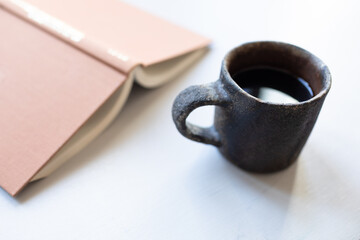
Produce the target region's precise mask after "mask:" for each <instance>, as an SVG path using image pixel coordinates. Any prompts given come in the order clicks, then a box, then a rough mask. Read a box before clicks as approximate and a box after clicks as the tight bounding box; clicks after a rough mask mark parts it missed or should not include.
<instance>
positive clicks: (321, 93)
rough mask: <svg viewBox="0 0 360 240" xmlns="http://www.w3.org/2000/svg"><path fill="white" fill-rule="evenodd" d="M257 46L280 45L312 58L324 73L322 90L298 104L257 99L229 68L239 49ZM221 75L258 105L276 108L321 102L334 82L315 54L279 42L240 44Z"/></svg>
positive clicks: (227, 56)
mask: <svg viewBox="0 0 360 240" xmlns="http://www.w3.org/2000/svg"><path fill="white" fill-rule="evenodd" d="M256 44H265V45H280V46H281V47H286V48H288V49H292V50H294V51H296V52H301V53H305V54H307V55H308V56H310V57H311V58H312V60H314V62H316V64H317V66H316V68H318V69H320V70H321V71H322V75H323V79H324V81H323V83H322V88H321V90H320V91H319V92H318V93H317V94H316V95H314V96H312V97H311V98H309V99H307V100H305V101H301V102H300V101H298V102H296V103H288V102H284V103H278V102H271V101H266V100H262V99H260V98H258V97H255V96H253V95H251V94H249V93H248V92H246V91H245V90H244V89H243V88H242V87H240V86H239V85H238V84H237V83H236V82H235V80H234V79H233V78H232V76H231V74H230V72H229V69H228V66H229V63H230V60H229V58H230V57H232V56H233V54H235V53H236V52H237V51H238V50H239V49H241V48H244V47H246V46H251V45H256ZM221 69H222V71H221V75H223V76H224V77H225V78H226V79H227V80H231V81H229V83H230V84H231V85H232V87H234V88H235V89H236V90H240V92H241V93H243V94H244V95H246V96H247V97H249V98H251V99H253V100H255V101H256V102H258V103H261V104H267V105H274V106H299V105H305V104H309V103H312V102H314V101H317V100H320V99H322V98H323V97H325V96H326V95H327V93H328V92H329V90H330V88H331V82H332V78H331V73H330V70H329V68H328V67H327V66H326V64H325V63H324V62H323V61H322V60H321V59H320V58H318V57H317V56H315V55H314V54H312V53H311V52H309V51H307V50H305V49H303V48H300V47H298V46H296V45H293V44H290V43H285V42H279V41H252V42H246V43H243V44H240V45H239V46H237V47H235V48H233V49H231V50H230V51H229V52H228V53H227V54H226V55H225V57H224V59H223V61H222V66H221ZM305 80H306V79H305Z"/></svg>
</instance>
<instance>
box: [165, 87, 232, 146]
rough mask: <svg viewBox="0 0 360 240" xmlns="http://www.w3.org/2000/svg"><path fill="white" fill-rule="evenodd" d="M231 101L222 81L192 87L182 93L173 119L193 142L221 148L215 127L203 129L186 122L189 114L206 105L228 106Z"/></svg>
mask: <svg viewBox="0 0 360 240" xmlns="http://www.w3.org/2000/svg"><path fill="white" fill-rule="evenodd" d="M230 104H231V100H230V98H229V97H228V95H227V93H226V92H225V91H224V89H222V88H221V83H220V81H216V82H212V83H207V84H202V85H197V86H190V87H188V88H186V89H185V90H183V91H182V92H180V94H179V95H178V96H177V97H176V99H175V101H174V104H173V107H172V117H173V120H174V123H175V125H176V128H177V129H178V131H179V132H180V133H181V134H182V135H183V136H184V137H186V138H189V139H191V140H194V141H197V142H201V143H206V144H212V145H214V146H217V147H219V146H221V139H220V137H219V134H218V132H217V131H216V129H215V127H214V126H211V127H207V128H203V127H199V126H197V125H194V124H192V123H189V122H187V121H186V119H187V117H188V116H189V114H190V113H191V112H192V111H193V110H195V109H196V108H198V107H201V106H206V105H216V106H222V107H225V106H228V105H230Z"/></svg>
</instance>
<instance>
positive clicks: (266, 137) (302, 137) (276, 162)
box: [172, 41, 331, 173]
mask: <svg viewBox="0 0 360 240" xmlns="http://www.w3.org/2000/svg"><path fill="white" fill-rule="evenodd" d="M256 67H266V68H272V69H278V70H280V71H285V72H288V73H290V74H292V75H293V76H297V77H300V78H302V79H304V80H305V81H306V82H307V83H308V84H309V86H310V87H311V89H312V91H313V96H312V97H311V98H310V99H307V100H305V101H301V102H297V103H272V102H267V101H264V100H261V99H259V98H257V97H255V96H252V95H250V94H249V93H248V92H246V91H245V90H244V89H242V88H241V87H240V86H239V85H238V84H237V83H236V81H234V79H233V78H234V75H235V74H237V73H238V72H241V71H244V70H246V69H251V68H256ZM330 86H331V75H330V72H329V69H328V68H327V66H326V65H325V64H324V63H323V62H322V61H321V60H320V59H319V58H317V57H316V56H314V55H313V54H311V53H310V52H308V51H306V50H304V49H302V48H299V47H296V46H294V45H290V44H287V43H281V42H270V41H264V42H251V43H246V44H243V45H240V46H239V47H237V48H235V49H233V50H231V51H230V52H229V53H228V54H227V55H226V56H225V58H224V60H223V62H222V66H221V72H220V79H219V80H218V81H216V82H213V83H208V84H203V85H198V86H191V87H189V88H187V89H185V90H184V91H182V92H181V93H180V94H179V95H178V96H177V98H176V99H175V101H174V104H173V108H172V116H173V120H174V122H175V125H176V127H177V129H178V130H179V132H180V133H181V134H182V135H184V136H185V137H187V138H189V139H191V140H194V141H197V142H202V143H207V144H212V145H214V146H216V147H218V148H219V150H220V152H221V153H222V154H223V155H224V156H225V157H226V158H227V159H228V160H230V161H231V162H233V163H234V164H235V165H237V166H239V167H240V168H242V169H245V170H247V171H251V172H258V173H269V172H275V171H279V170H282V169H284V168H286V167H288V166H289V165H291V164H292V163H293V162H294V161H295V160H296V159H297V157H298V155H299V154H300V151H301V150H302V148H303V146H304V144H305V142H306V140H307V139H308V137H309V135H310V133H311V131H312V129H313V127H314V124H315V122H316V119H317V117H318V115H319V112H320V109H321V107H322V105H323V102H324V100H325V97H326V95H327V93H328V92H329V89H330ZM205 105H215V106H216V107H215V118H214V124H213V126H211V127H209V128H202V127H199V126H196V125H194V124H191V123H189V122H187V121H186V119H187V117H188V116H189V114H190V113H191V112H192V111H193V110H194V109H196V108H198V107H201V106H205Z"/></svg>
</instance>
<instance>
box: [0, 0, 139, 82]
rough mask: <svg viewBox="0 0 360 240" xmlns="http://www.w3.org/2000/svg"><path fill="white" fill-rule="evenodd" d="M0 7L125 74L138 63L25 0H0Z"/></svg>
mask: <svg viewBox="0 0 360 240" xmlns="http://www.w3.org/2000/svg"><path fill="white" fill-rule="evenodd" d="M0 7H1V8H3V9H5V10H7V11H9V12H11V13H12V14H15V15H17V16H18V17H21V18H22V19H24V20H26V21H27V22H29V23H31V24H33V25H35V26H37V27H39V28H41V29H42V30H44V31H46V32H48V33H50V34H52V35H54V36H55V37H57V38H59V39H61V40H63V41H65V42H67V43H68V44H70V45H72V46H74V47H75V48H77V49H79V50H81V51H83V52H84V53H86V54H88V55H90V56H92V57H94V58H96V59H98V60H99V61H102V62H104V63H105V64H107V65H109V66H111V67H113V68H115V69H117V70H118V71H120V72H122V73H124V74H126V75H127V74H129V73H130V71H131V70H132V69H133V68H134V67H135V66H136V65H137V64H138V63H137V62H136V61H134V60H132V59H131V58H130V57H129V56H128V55H126V54H124V53H122V52H121V51H119V50H118V49H113V48H111V47H105V46H106V44H103V43H101V42H97V41H96V40H94V39H91V38H90V37H88V36H86V34H85V33H83V32H82V31H81V30H78V29H76V28H74V27H72V26H71V25H69V24H67V23H65V22H63V21H62V20H61V19H58V18H56V17H54V16H51V15H49V14H47V13H46V12H44V11H42V10H41V9H39V8H37V7H36V6H33V5H31V4H29V3H27V2H25V1H22V0H0Z"/></svg>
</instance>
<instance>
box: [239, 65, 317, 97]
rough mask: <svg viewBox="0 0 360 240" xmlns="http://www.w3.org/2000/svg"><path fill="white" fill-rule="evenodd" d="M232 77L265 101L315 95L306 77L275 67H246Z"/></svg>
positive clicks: (247, 90)
mask: <svg viewBox="0 0 360 240" xmlns="http://www.w3.org/2000/svg"><path fill="white" fill-rule="evenodd" d="M232 77H233V79H234V80H235V82H236V83H237V84H238V85H239V86H240V87H241V88H242V89H244V90H245V91H246V92H247V93H249V94H251V95H253V96H254V97H257V98H260V99H262V100H265V101H270V102H279V103H288V102H290V103H291V102H297V101H298V102H302V101H306V100H308V99H310V98H312V97H313V96H314V94H313V91H312V89H311V87H310V85H309V84H308V83H307V82H306V81H305V80H304V79H302V78H300V77H297V76H294V75H292V74H290V73H288V72H285V71H282V70H278V69H275V68H251V69H246V70H243V71H239V72H237V73H236V74H234V75H233V76H232ZM276 90H278V91H280V93H279V92H278V91H276ZM281 92H282V93H281ZM286 94H287V95H286ZM294 99H295V100H294Z"/></svg>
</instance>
